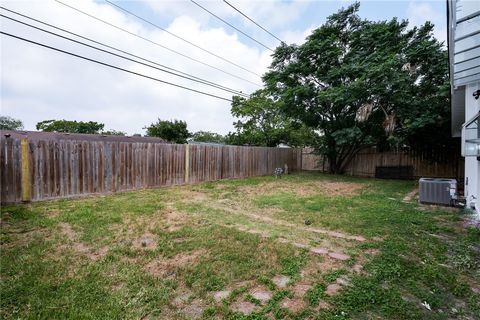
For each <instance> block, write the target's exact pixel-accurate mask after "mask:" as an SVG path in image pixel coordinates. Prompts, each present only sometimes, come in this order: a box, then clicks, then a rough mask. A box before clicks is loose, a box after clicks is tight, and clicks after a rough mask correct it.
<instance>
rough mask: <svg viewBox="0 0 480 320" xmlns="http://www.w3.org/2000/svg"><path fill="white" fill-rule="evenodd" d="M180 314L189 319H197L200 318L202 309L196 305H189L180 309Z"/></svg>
mask: <svg viewBox="0 0 480 320" xmlns="http://www.w3.org/2000/svg"><path fill="white" fill-rule="evenodd" d="M182 313H183V314H184V315H186V316H187V317H188V318H190V319H198V318H200V317H201V316H202V313H203V308H202V307H200V306H199V305H198V304H196V303H191V304H189V305H187V306H185V307H184V308H183V309H182Z"/></svg>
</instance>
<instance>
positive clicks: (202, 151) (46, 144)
mask: <svg viewBox="0 0 480 320" xmlns="http://www.w3.org/2000/svg"><path fill="white" fill-rule="evenodd" d="M0 147H1V152H0V169H1V192H0V195H1V202H2V203H12V202H20V201H22V200H26V199H24V198H25V196H26V195H25V194H24V193H22V191H24V190H22V178H25V177H24V176H27V177H26V179H27V180H23V185H25V183H28V190H27V195H28V197H29V200H33V201H35V200H43V199H53V198H63V197H70V196H77V195H85V194H102V193H110V192H117V191H126V190H135V189H141V188H149V187H158V186H167V185H175V184H182V183H186V182H200V181H212V180H219V179H227V178H244V177H252V176H259V175H269V174H273V171H274V170H275V168H276V167H283V166H284V165H285V164H287V165H288V167H289V169H291V170H297V169H300V168H301V150H297V149H288V148H264V147H241V146H220V145H176V144H164V143H142V142H118V141H92V140H91V139H90V140H88V141H79V140H34V141H28V147H27V146H26V147H25V149H24V150H27V154H28V156H27V157H26V158H25V159H28V164H27V165H26V166H25V161H23V162H22V145H21V139H20V138H17V137H10V138H4V137H3V136H2V139H1V142H0ZM186 159H188V161H186ZM22 169H23V170H24V172H28V174H25V175H22ZM186 169H187V170H186ZM26 181H28V182H26Z"/></svg>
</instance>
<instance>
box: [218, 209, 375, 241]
mask: <svg viewBox="0 0 480 320" xmlns="http://www.w3.org/2000/svg"><path fill="white" fill-rule="evenodd" d="M211 207H212V208H214V209H219V210H223V211H225V212H227V213H231V214H237V215H242V216H246V217H249V218H252V219H255V220H260V221H263V222H266V223H271V224H275V225H277V226H283V227H289V228H294V229H296V230H297V231H301V232H304V231H307V232H313V233H318V234H323V235H327V236H330V237H334V238H340V239H345V240H354V241H359V242H363V241H366V239H365V238H364V237H362V236H357V235H349V234H345V233H342V232H338V231H331V230H327V229H320V228H310V227H304V226H302V225H298V224H295V223H291V222H288V221H284V220H279V219H274V218H272V217H269V216H265V215H262V214H258V213H252V212H251V211H250V212H247V211H245V210H243V211H241V210H237V209H233V208H230V207H225V206H222V205H219V204H213V205H212V206H211Z"/></svg>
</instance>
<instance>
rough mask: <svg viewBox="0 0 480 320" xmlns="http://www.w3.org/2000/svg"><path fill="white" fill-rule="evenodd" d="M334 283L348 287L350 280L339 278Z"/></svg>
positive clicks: (344, 277)
mask: <svg viewBox="0 0 480 320" xmlns="http://www.w3.org/2000/svg"><path fill="white" fill-rule="evenodd" d="M336 282H337V283H338V284H340V285H342V286H349V285H350V279H349V278H348V277H347V276H341V277H339V278H338V279H337V280H336Z"/></svg>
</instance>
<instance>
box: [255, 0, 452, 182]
mask: <svg viewBox="0 0 480 320" xmlns="http://www.w3.org/2000/svg"><path fill="white" fill-rule="evenodd" d="M359 6H360V5H359V3H355V4H353V5H351V6H349V7H348V8H346V9H342V10H340V11H339V12H338V13H336V14H333V15H331V16H330V17H329V18H328V19H327V22H326V23H325V24H324V25H322V26H321V27H319V28H318V29H316V30H314V31H313V32H312V34H311V35H310V36H309V37H308V38H307V41H306V42H305V43H304V44H303V45H300V46H296V45H286V44H282V45H281V46H280V47H278V48H277V49H276V50H275V53H274V55H273V62H272V64H271V66H270V70H269V72H267V74H266V75H265V76H264V81H265V82H266V85H267V89H268V91H269V93H270V94H271V95H272V97H273V99H274V100H275V101H282V103H281V104H280V105H281V107H282V111H283V112H284V113H285V114H286V115H288V116H290V117H292V118H293V119H296V120H299V121H301V122H302V123H304V124H305V125H307V126H309V127H310V128H312V129H315V130H319V131H321V139H318V140H317V141H318V143H317V145H316V149H317V151H318V152H319V153H321V154H323V155H325V156H326V157H327V158H328V160H329V163H330V169H331V171H332V172H333V173H342V172H343V171H344V170H345V168H346V166H347V165H348V163H349V162H350V161H351V159H352V158H353V156H354V155H355V154H356V153H357V152H358V151H359V150H360V149H361V148H363V147H365V146H367V145H373V144H387V143H389V144H395V145H397V146H400V145H404V144H406V143H407V142H408V140H409V138H411V136H412V135H413V134H415V133H417V132H418V130H419V129H422V128H425V127H426V126H435V125H439V124H440V123H443V124H444V123H445V122H446V121H448V120H447V119H448V118H449V114H448V61H447V56H446V51H445V50H444V48H443V47H442V44H441V43H439V42H438V41H437V40H436V39H435V38H434V37H433V35H432V31H433V25H432V24H431V23H429V22H427V23H425V24H424V25H423V26H421V27H418V28H417V27H414V28H411V29H408V22H407V21H398V20H397V19H392V20H390V21H379V22H372V21H367V20H362V19H360V17H359V16H358V14H357V12H358V10H359ZM443 124H442V125H443Z"/></svg>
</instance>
